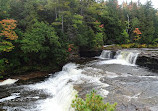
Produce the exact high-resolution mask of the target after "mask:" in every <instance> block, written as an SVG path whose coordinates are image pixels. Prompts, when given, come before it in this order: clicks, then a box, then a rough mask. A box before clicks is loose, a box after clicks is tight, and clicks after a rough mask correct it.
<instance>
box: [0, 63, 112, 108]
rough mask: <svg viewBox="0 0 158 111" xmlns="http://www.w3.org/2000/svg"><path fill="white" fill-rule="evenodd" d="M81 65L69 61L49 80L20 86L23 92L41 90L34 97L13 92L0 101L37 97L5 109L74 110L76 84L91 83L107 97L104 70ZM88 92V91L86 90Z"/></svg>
mask: <svg viewBox="0 0 158 111" xmlns="http://www.w3.org/2000/svg"><path fill="white" fill-rule="evenodd" d="M78 67H79V65H77V64H74V63H69V64H66V65H65V66H63V69H62V71H60V72H57V73H55V74H53V75H52V76H50V77H49V78H48V79H47V80H45V81H44V82H41V83H35V84H30V85H24V86H20V87H22V89H23V92H24V93H25V92H30V91H33V92H34V91H35V92H39V93H37V94H35V95H33V97H30V96H29V95H28V96H25V97H22V93H23V92H18V93H15V92H14V93H12V94H11V95H10V96H8V97H5V98H2V99H0V103H1V102H2V103H3V102H7V101H12V100H13V101H14V99H17V100H18V99H21V98H22V100H23V99H26V100H28V99H31V98H32V99H36V100H37V101H35V102H33V103H31V104H29V103H28V104H29V105H28V104H27V105H22V106H17V107H13V106H5V107H3V109H4V110H7V111H15V110H18V111H74V109H73V108H72V107H71V103H72V100H73V99H75V95H76V94H77V93H78V92H77V91H76V90H75V89H74V86H75V85H81V86H82V85H83V84H84V85H87V86H88V85H91V86H94V88H95V89H96V90H99V91H98V93H99V94H101V95H103V96H104V97H106V96H107V95H108V93H109V92H108V91H107V90H105V87H108V86H109V85H108V84H105V83H102V82H101V81H100V78H101V77H102V76H100V72H102V73H103V71H102V70H99V69H95V68H91V67H86V68H83V69H80V68H78ZM94 72H95V73H94ZM85 93H86V92H85ZM39 94H40V95H42V94H44V95H49V96H48V97H46V98H44V99H40V96H39Z"/></svg>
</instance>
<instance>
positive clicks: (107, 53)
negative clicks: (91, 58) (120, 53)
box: [100, 50, 113, 59]
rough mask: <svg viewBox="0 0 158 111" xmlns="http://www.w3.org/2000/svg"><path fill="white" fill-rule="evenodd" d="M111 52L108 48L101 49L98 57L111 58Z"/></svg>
mask: <svg viewBox="0 0 158 111" xmlns="http://www.w3.org/2000/svg"><path fill="white" fill-rule="evenodd" d="M112 56H113V55H112V52H111V51H110V50H103V51H102V53H101V55H100V58H105V59H111V58H112Z"/></svg>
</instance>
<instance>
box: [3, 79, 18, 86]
mask: <svg viewBox="0 0 158 111" xmlns="http://www.w3.org/2000/svg"><path fill="white" fill-rule="evenodd" d="M17 81H18V80H17V79H7V80H4V81H3V82H0V86H3V85H10V84H14V83H15V82H17Z"/></svg>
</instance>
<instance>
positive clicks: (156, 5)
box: [118, 0, 158, 8]
mask: <svg viewBox="0 0 158 111" xmlns="http://www.w3.org/2000/svg"><path fill="white" fill-rule="evenodd" d="M118 1H119V4H121V3H122V2H123V1H125V2H126V1H127V2H128V3H129V2H131V0H118ZM132 1H133V2H137V1H138V0H132ZM146 1H147V0H140V2H141V3H142V4H145V3H146ZM151 1H152V5H153V7H154V8H158V0H151Z"/></svg>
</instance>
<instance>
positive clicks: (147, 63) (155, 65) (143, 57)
mask: <svg viewBox="0 0 158 111" xmlns="http://www.w3.org/2000/svg"><path fill="white" fill-rule="evenodd" d="M136 64H137V65H140V66H144V67H147V68H150V69H154V70H158V49H143V50H141V53H140V54H139V56H138V58H137V62H136Z"/></svg>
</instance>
